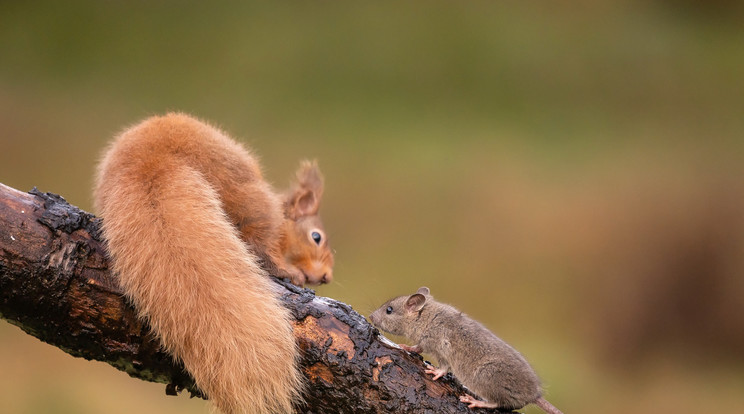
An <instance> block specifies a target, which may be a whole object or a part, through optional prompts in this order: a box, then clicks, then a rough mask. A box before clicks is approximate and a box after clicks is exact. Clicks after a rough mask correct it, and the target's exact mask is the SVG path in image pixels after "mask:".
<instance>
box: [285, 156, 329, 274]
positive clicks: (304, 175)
mask: <svg viewBox="0 0 744 414" xmlns="http://www.w3.org/2000/svg"><path fill="white" fill-rule="evenodd" d="M322 195H323V176H322V175H321V173H320V170H319V169H318V165H317V163H316V162H315V161H313V162H310V161H303V162H302V163H301V164H300V168H299V169H298V170H297V181H296V182H295V183H293V184H292V186H291V187H290V189H289V190H288V191H287V193H286V194H285V195H284V200H283V201H284V225H283V231H282V238H283V240H282V253H283V254H284V258H285V260H287V262H289V263H290V264H292V265H294V266H296V267H297V268H298V269H300V270H301V271H302V273H304V274H305V281H306V283H308V284H311V285H317V284H321V283H329V282H330V281H331V280H332V279H333V252H332V251H331V247H330V245H329V244H328V237H327V236H326V233H325V230H324V229H323V223H322V222H321V221H320V216H319V215H318V209H319V207H320V198H321V197H322Z"/></svg>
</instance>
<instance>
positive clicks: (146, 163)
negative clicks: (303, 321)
mask: <svg viewBox="0 0 744 414" xmlns="http://www.w3.org/2000/svg"><path fill="white" fill-rule="evenodd" d="M95 203H96V207H97V209H98V212H99V214H100V215H101V216H102V217H103V234H104V238H105V239H106V241H107V246H108V251H109V253H110V255H111V257H112V259H113V266H114V271H115V272H116V273H117V274H118V275H119V279H120V284H121V287H122V289H123V290H124V292H125V294H126V295H127V296H128V297H129V298H130V299H131V301H132V302H133V304H134V306H135V308H136V309H137V311H138V312H139V314H140V316H141V317H143V318H144V319H146V320H147V321H148V323H149V324H150V326H151V327H152V329H153V331H154V332H155V333H156V334H157V336H158V337H159V338H160V340H161V342H162V343H163V345H164V346H165V348H166V350H167V351H168V352H170V353H171V354H172V355H173V356H174V357H175V358H177V359H179V360H181V361H183V363H184V366H185V367H186V369H187V370H188V371H189V372H190V373H191V375H192V376H193V377H194V379H195V381H196V383H197V385H198V386H199V387H200V389H201V390H202V391H203V392H204V393H205V394H206V395H207V396H208V397H209V399H210V400H211V401H212V402H213V403H214V404H215V405H216V406H217V408H219V409H220V410H221V411H223V412H225V413H286V412H291V410H292V402H293V401H294V400H296V399H297V398H298V397H299V392H300V391H299V390H300V389H301V387H302V380H301V376H300V374H299V370H298V367H297V358H298V357H297V355H298V351H297V348H296V343H295V339H294V336H293V334H292V326H291V322H290V320H291V318H290V315H289V312H288V310H286V309H285V308H284V307H283V306H282V305H281V304H280V303H279V299H278V298H277V297H276V294H275V293H274V291H273V290H272V287H271V281H270V280H269V278H268V277H266V272H265V271H264V270H263V269H262V268H261V266H260V265H259V264H260V261H259V258H258V256H257V254H258V253H259V252H258V251H257V250H256V249H254V248H253V246H257V247H260V248H262V249H265V248H268V247H267V246H273V245H275V244H276V243H277V242H278V241H277V238H278V237H279V236H278V231H279V230H278V229H279V228H280V226H281V222H282V219H283V217H282V206H281V202H280V200H279V198H278V196H277V195H276V194H275V193H274V192H273V190H272V189H271V187H270V186H269V185H268V184H267V183H266V182H265V181H264V179H263V177H262V175H261V171H260V168H259V166H258V163H257V162H256V160H255V158H254V157H253V156H252V155H251V154H250V153H249V152H248V151H247V150H246V149H245V148H243V147H242V146H241V145H239V144H238V143H236V142H235V141H233V140H231V139H230V138H228V137H227V136H225V135H224V134H223V133H222V132H221V131H219V130H218V129H216V128H214V127H211V126H209V125H207V124H205V123H202V122H200V121H198V120H195V119H193V118H191V117H188V116H186V115H182V114H168V115H166V116H163V117H153V118H150V119H147V120H145V121H144V122H142V123H141V124H139V125H136V126H134V127H132V128H130V129H129V130H127V131H125V132H124V133H123V134H121V135H120V136H119V137H118V138H117V139H116V140H115V141H114V143H113V144H112V145H111V147H110V148H109V149H108V151H107V153H106V155H105V156H104V158H103V160H102V162H101V164H100V166H99V170H98V176H97V180H96V189H95ZM245 210H250V211H251V215H250V217H249V218H246V217H243V216H241V214H238V212H240V211H245ZM248 219H250V221H251V226H252V228H253V229H254V230H255V231H253V232H252V233H251V234H250V235H248V238H249V239H250V240H245V239H246V235H245V234H242V233H241V232H240V231H239V230H238V229H239V228H240V226H241V224H242V223H240V222H239V221H240V220H248ZM245 241H248V242H250V243H248V244H246V243H245Z"/></svg>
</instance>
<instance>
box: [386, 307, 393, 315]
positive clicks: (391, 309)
mask: <svg viewBox="0 0 744 414" xmlns="http://www.w3.org/2000/svg"><path fill="white" fill-rule="evenodd" d="M385 313H387V314H388V315H390V314H391V313H393V307H392V306H388V307H387V309H385Z"/></svg>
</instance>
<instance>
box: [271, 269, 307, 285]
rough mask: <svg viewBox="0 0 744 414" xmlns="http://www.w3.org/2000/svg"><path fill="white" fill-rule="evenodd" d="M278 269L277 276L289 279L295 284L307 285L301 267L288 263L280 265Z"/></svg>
mask: <svg viewBox="0 0 744 414" xmlns="http://www.w3.org/2000/svg"><path fill="white" fill-rule="evenodd" d="M277 270H278V271H277V275H276V276H277V277H280V278H283V279H289V281H290V282H292V284H293V285H297V286H305V282H306V278H305V274H304V273H302V270H300V269H299V268H297V267H295V266H292V265H288V266H286V267H280V268H278V269H277Z"/></svg>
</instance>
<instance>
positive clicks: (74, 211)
mask: <svg viewBox="0 0 744 414" xmlns="http://www.w3.org/2000/svg"><path fill="white" fill-rule="evenodd" d="M99 225H100V220H99V219H97V218H95V217H94V216H93V215H91V214H89V213H86V212H84V211H81V210H80V209H78V208H76V207H74V206H71V205H69V204H68V203H67V202H66V201H65V200H64V199H63V198H62V197H60V196H57V195H54V194H50V193H41V192H39V191H38V190H36V189H34V190H32V191H31V192H30V193H22V192H20V191H17V190H14V189H12V188H10V187H7V186H5V185H3V184H0V317H2V318H3V319H5V320H7V321H8V322H10V323H12V324H14V325H16V326H18V327H20V328H21V329H22V330H24V331H25V332H27V333H28V334H30V335H33V336H35V337H37V338H39V339H41V340H42V341H44V342H47V343H49V344H51V345H54V346H56V347H59V348H61V349H63V350H64V351H65V352H67V353H69V354H71V355H74V356H77V357H82V358H85V359H88V360H91V359H94V360H98V361H104V362H107V363H109V364H110V365H112V366H114V367H115V368H117V369H120V370H122V371H125V372H126V373H128V374H129V375H130V376H132V377H135V378H139V379H142V380H146V381H153V382H160V383H163V384H167V386H166V392H167V393H170V394H173V393H175V392H177V391H178V390H181V389H187V390H189V391H190V392H192V394H195V395H199V391H198V389H197V388H196V386H195V385H194V381H193V379H192V378H191V377H190V376H189V375H188V373H186V372H185V371H184V369H183V367H182V366H181V365H180V364H179V363H177V362H174V361H173V360H172V359H171V358H170V357H169V356H168V355H167V354H165V353H164V352H163V351H161V350H160V347H159V344H158V342H157V340H156V339H155V338H154V337H153V335H152V334H151V333H150V331H149V329H148V327H147V326H146V325H145V324H143V323H142V322H141V321H140V320H139V319H137V317H136V314H135V312H134V310H133V309H132V307H131V306H130V305H129V304H128V303H127V302H126V301H125V300H124V298H123V296H122V293H121V291H120V290H119V288H118V287H117V283H116V280H115V279H114V278H113V276H112V274H111V273H110V271H109V265H108V260H107V258H106V254H105V251H104V247H103V244H102V241H101V236H100V232H99ZM276 282H277V283H276V288H277V289H278V291H279V292H280V294H281V296H282V298H283V301H284V304H285V306H287V307H288V308H289V309H291V310H292V312H293V314H294V317H295V323H294V332H295V336H296V338H297V341H298V343H299V344H300V347H301V349H302V370H303V372H304V374H305V376H306V377H307V381H308V383H309V385H310V386H309V387H308V388H309V390H308V392H307V394H306V403H305V405H304V406H303V407H299V408H298V412H305V413H469V412H480V411H483V412H485V410H469V409H468V408H467V407H466V406H465V405H464V404H462V403H460V402H459V401H458V396H459V395H462V394H463V393H464V392H465V391H464V389H463V388H462V386H461V385H460V384H459V383H458V382H457V381H456V380H455V379H454V378H452V377H451V375H449V374H448V375H447V376H446V377H444V378H442V379H440V380H437V381H432V380H431V379H430V378H429V377H427V376H426V375H425V374H424V363H423V361H422V360H421V357H420V356H418V355H411V354H408V353H406V352H405V351H403V350H401V349H399V348H398V347H396V346H394V345H393V344H392V343H390V342H389V341H387V340H385V339H384V338H383V337H381V336H380V335H379V333H378V331H377V330H376V329H375V328H373V327H372V326H370V325H369V324H368V323H367V321H366V320H365V319H364V318H363V317H362V316H361V315H359V314H358V313H356V312H355V311H354V310H353V309H351V307H349V306H348V305H346V304H343V303H340V302H338V301H335V300H333V299H329V298H323V297H317V296H315V293H314V292H313V291H312V290H309V289H301V288H297V287H295V286H293V285H291V284H288V283H285V282H283V281H280V280H276Z"/></svg>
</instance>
